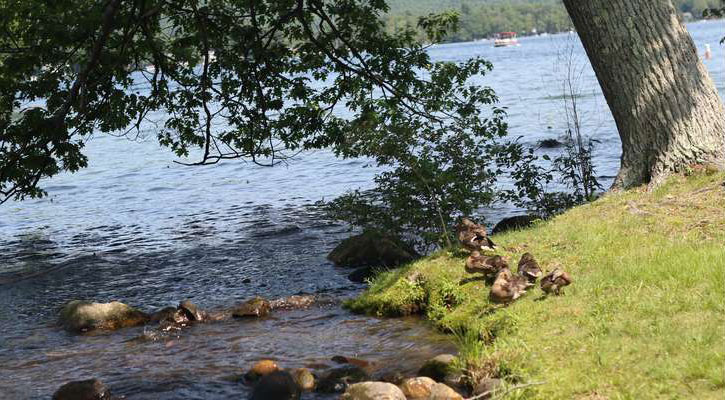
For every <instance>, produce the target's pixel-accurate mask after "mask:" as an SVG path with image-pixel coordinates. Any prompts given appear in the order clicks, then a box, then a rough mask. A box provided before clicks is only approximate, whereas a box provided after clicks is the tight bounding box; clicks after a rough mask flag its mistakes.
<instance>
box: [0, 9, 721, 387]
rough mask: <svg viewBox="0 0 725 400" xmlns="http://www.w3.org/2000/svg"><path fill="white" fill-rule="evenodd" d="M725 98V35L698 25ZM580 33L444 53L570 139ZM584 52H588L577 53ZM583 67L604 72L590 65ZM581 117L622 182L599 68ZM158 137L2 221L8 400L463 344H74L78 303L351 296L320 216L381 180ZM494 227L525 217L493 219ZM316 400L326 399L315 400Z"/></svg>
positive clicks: (409, 333)
mask: <svg viewBox="0 0 725 400" xmlns="http://www.w3.org/2000/svg"><path fill="white" fill-rule="evenodd" d="M689 29H690V31H691V33H692V34H693V37H694V38H695V41H696V43H697V45H698V48H699V50H700V52H702V51H703V49H704V44H705V43H710V44H711V45H712V47H713V60H710V61H707V62H706V64H707V66H708V68H709V70H710V72H711V75H712V77H713V78H714V80H715V82H716V85H717V86H718V89H719V90H720V92H721V94H722V93H723V91H724V90H725V79H724V78H725V53H724V52H723V47H722V46H719V45H717V43H718V38H719V37H720V36H723V35H725V23H723V22H708V23H697V24H692V25H689ZM568 37H569V35H565V34H564V35H552V36H548V37H537V38H524V39H522V40H521V44H522V45H521V46H520V47H515V48H504V49H493V48H492V47H491V44H490V43H486V42H483V43H481V42H475V43H460V44H450V45H441V46H435V47H433V48H432V49H431V50H430V52H431V55H432V57H433V58H434V59H436V60H452V61H457V60H464V59H467V58H470V57H474V56H482V57H484V58H486V59H488V60H490V61H492V62H493V63H494V66H495V70H494V71H493V72H492V73H491V74H490V75H488V76H486V77H485V78H483V80H482V81H481V83H482V84H486V85H490V86H492V87H493V88H494V89H496V91H497V93H498V95H499V97H500V98H501V103H502V105H505V106H507V107H508V111H509V123H510V126H511V133H512V135H514V136H523V138H522V140H523V141H524V142H526V143H529V144H535V143H537V142H538V141H539V140H541V139H545V138H556V137H557V136H558V135H559V134H561V132H562V131H563V130H564V128H565V121H564V120H563V119H562V112H561V110H562V100H561V96H560V95H561V88H560V81H561V76H562V75H561V71H560V70H559V71H557V69H556V68H555V67H554V66H555V64H556V60H557V56H556V54H557V51H559V50H561V49H563V48H565V46H566V43H567V42H568V41H569V39H568ZM577 46H578V44H577ZM575 54H577V55H578V57H580V58H579V59H580V60H581V62H584V63H586V58H585V57H584V54H583V50H582V49H581V48H580V47H577V50H576V51H575ZM585 65H586V68H585V69H584V73H583V76H582V84H581V87H582V88H583V89H584V90H583V91H582V97H581V98H580V102H581V103H580V107H581V108H582V110H584V112H585V116H584V117H585V120H584V122H585V129H586V130H587V132H588V133H591V134H594V135H595V137H596V138H597V139H598V140H600V141H601V144H600V145H599V146H598V147H597V150H596V153H595V165H596V167H597V172H598V175H599V176H600V179H601V181H602V182H603V183H604V184H605V185H608V184H609V183H611V180H612V179H613V176H614V175H615V174H616V170H617V166H618V162H619V154H620V148H619V139H618V136H617V133H616V127H615V126H614V123H613V121H612V118H611V114H610V113H609V111H608V109H607V106H606V103H605V102H604V100H603V98H602V96H601V92H600V90H599V88H598V85H597V84H596V79H595V77H594V75H593V73H592V71H591V68H590V67H588V65H587V64H585ZM146 133H147V134H148V137H149V138H151V139H149V140H143V139H142V140H139V141H129V140H126V139H119V138H114V137H109V136H97V137H95V138H94V139H93V140H91V141H90V142H89V143H88V145H87V153H88V155H89V159H90V165H89V168H87V169H85V170H82V171H80V172H78V173H76V174H74V175H67V174H66V175H61V176H58V177H55V178H53V179H51V180H49V181H47V182H45V183H44V184H45V188H46V189H47V190H48V192H49V194H50V196H49V197H48V198H45V199H41V200H28V201H25V202H22V203H9V204H6V205H4V206H2V207H0V304H2V307H0V324H1V325H2V328H0V376H2V377H3V379H2V380H0V398H8V399H26V398H27V399H30V398H49V397H50V395H51V394H52V392H53V391H54V390H55V389H56V388H57V387H58V386H59V385H61V384H62V383H64V382H67V381H69V380H74V379H84V378H87V377H92V376H93V377H98V378H100V379H102V380H103V381H105V382H106V383H107V384H109V386H110V387H111V388H112V390H113V391H114V392H115V393H117V394H121V395H125V396H126V397H127V398H129V399H172V398H173V399H178V398H187V399H226V398H233V397H243V396H246V393H247V392H248V389H247V388H246V387H244V386H243V385H241V384H240V383H238V382H233V381H230V379H228V377H229V376H231V375H234V374H237V373H239V372H240V371H241V370H242V369H244V368H247V367H248V366H249V365H250V363H251V362H252V361H253V360H256V359H259V358H261V357H271V358H274V359H277V360H279V361H280V363H281V364H282V365H283V366H285V367H299V366H304V365H311V364H319V363H323V364H328V365H332V363H331V362H330V361H329V358H330V357H332V356H334V355H346V356H355V357H359V358H364V359H368V360H371V361H375V362H377V363H378V365H381V366H383V367H384V368H394V369H399V370H402V371H412V370H414V369H415V368H416V367H417V366H419V365H420V363H421V362H422V361H423V360H424V359H425V358H427V357H429V356H431V355H434V354H437V353H440V352H448V351H451V350H452V345H451V343H450V341H449V339H446V338H443V337H441V336H439V335H437V334H435V333H433V332H431V331H430V330H429V329H427V327H426V326H425V325H424V324H420V323H417V322H416V321H415V320H408V319H404V320H378V319H375V318H368V317H361V316H354V315H350V314H349V313H348V312H346V311H344V310H342V309H341V308H340V307H339V306H337V305H326V306H320V307H312V308H310V309H307V310H298V311H284V312H277V313H275V314H274V315H273V316H272V317H270V318H267V319H263V320H260V321H225V322H218V323H210V324H203V325H197V326H193V327H191V328H189V329H186V330H184V331H182V333H181V334H180V335H179V336H178V337H167V338H164V339H162V340H157V341H137V340H132V339H134V338H136V337H138V336H139V335H141V334H142V333H143V331H144V328H133V329H127V330H122V331H118V332H114V333H111V334H105V335H95V336H74V335H69V334H67V333H65V332H62V331H60V330H59V329H57V327H56V326H55V325H54V322H55V319H56V316H57V311H58V308H59V307H60V306H61V305H62V304H63V303H64V302H66V301H68V300H70V299H76V298H82V299H94V300H97V301H109V300H120V301H123V302H126V303H129V304H131V305H134V306H138V307H140V308H141V309H143V310H146V311H153V310H155V309H158V308H161V307H164V306H169V305H175V304H177V303H178V302H179V301H180V300H183V299H191V300H192V301H194V302H195V303H197V304H198V305H200V306H202V307H203V308H207V309H214V308H219V307H223V306H229V305H232V304H234V303H236V302H239V301H241V300H244V299H247V298H249V297H251V296H254V295H263V296H265V297H269V298H274V297H280V296H288V295H292V294H297V293H309V294H312V293H320V294H327V295H331V296H334V297H339V298H344V297H348V296H352V295H354V294H356V293H357V292H358V291H359V290H360V289H361V286H359V285H355V284H352V283H350V282H349V281H348V280H347V278H346V275H347V273H348V272H349V271H345V270H339V269H336V268H335V267H333V266H332V265H331V264H330V263H329V262H328V261H326V260H325V255H326V254H327V253H328V252H329V251H330V250H331V249H332V248H333V247H334V246H335V244H337V243H338V242H339V241H340V240H341V239H342V238H345V237H346V236H347V235H349V232H348V230H347V228H346V227H344V226H342V225H339V224H335V223H332V222H329V221H326V220H325V219H324V218H323V217H322V216H321V215H320V214H319V213H318V212H317V211H316V210H315V208H314V207H311V206H312V205H313V204H314V202H316V201H318V200H321V199H329V198H332V197H334V196H336V195H339V194H341V193H343V192H345V191H346V190H350V189H355V188H358V187H368V186H369V185H370V184H371V180H372V177H373V176H374V174H375V172H376V169H375V168H366V164H367V163H366V162H365V161H364V160H338V159H336V158H334V157H333V156H332V155H331V154H330V153H329V152H326V151H317V152H310V153H306V154H303V155H301V156H299V157H298V158H297V159H296V160H293V161H292V162H291V163H290V164H289V165H287V166H280V167H275V168H264V167H258V166H255V165H253V164H248V163H244V162H227V163H224V164H221V165H217V166H214V167H205V168H190V167H183V166H180V165H177V164H174V163H173V160H174V158H173V156H172V155H171V154H170V152H169V151H168V150H167V149H162V148H159V146H158V144H156V143H155V141H154V139H153V138H154V134H153V130H152V129H151V128H149V129H148V131H147V132H146ZM483 212H484V213H485V214H486V215H487V216H488V217H489V222H495V221H496V220H498V219H500V218H501V217H504V216H507V215H510V214H513V213H516V212H518V211H517V210H515V209H513V208H511V207H508V206H506V205H500V206H497V207H495V208H493V209H489V210H483ZM308 398H314V396H313V395H308Z"/></svg>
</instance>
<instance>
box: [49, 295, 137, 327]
mask: <svg viewBox="0 0 725 400" xmlns="http://www.w3.org/2000/svg"><path fill="white" fill-rule="evenodd" d="M148 321H149V316H148V315H147V314H146V313H143V312H141V311H139V310H137V309H135V308H133V307H131V306H128V305H126V304H123V303H120V302H117V301H113V302H110V303H93V302H90V301H82V300H73V301H71V302H69V303H67V304H66V305H65V306H63V308H62V309H61V311H60V318H59V323H60V325H61V326H62V327H63V328H64V329H65V330H67V331H70V332H88V331H92V330H96V329H101V330H116V329H120V328H127V327H131V326H138V325H143V324H145V323H146V322H148Z"/></svg>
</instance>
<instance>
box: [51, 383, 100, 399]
mask: <svg viewBox="0 0 725 400" xmlns="http://www.w3.org/2000/svg"><path fill="white" fill-rule="evenodd" d="M110 399H111V391H110V390H109V389H108V388H107V387H106V385H104V384H103V382H101V381H99V380H98V379H88V380H85V381H75V382H68V383H66V384H65V385H63V386H61V387H60V389H58V390H57V391H56V392H55V394H53V400H110Z"/></svg>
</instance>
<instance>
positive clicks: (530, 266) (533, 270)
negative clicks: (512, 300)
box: [519, 253, 542, 283]
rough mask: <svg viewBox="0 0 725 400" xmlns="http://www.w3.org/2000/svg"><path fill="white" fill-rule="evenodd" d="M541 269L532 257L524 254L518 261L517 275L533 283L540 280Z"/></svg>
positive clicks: (529, 254)
mask: <svg viewBox="0 0 725 400" xmlns="http://www.w3.org/2000/svg"><path fill="white" fill-rule="evenodd" d="M541 274H542V272H541V268H539V263H537V262H536V259H534V255H533V254H531V253H524V255H522V256H521V260H520V261H519V275H521V276H523V277H526V279H528V280H529V282H531V283H535V282H536V280H537V279H539V278H541Z"/></svg>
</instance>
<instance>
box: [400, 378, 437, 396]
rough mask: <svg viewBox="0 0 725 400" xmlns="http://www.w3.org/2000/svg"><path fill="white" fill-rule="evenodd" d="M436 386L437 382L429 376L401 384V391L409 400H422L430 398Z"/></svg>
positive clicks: (410, 379)
mask: <svg viewBox="0 0 725 400" xmlns="http://www.w3.org/2000/svg"><path fill="white" fill-rule="evenodd" d="M435 384H436V381H434V380H433V379H431V378H428V377H427V376H421V377H418V378H409V379H406V380H404V381H403V383H401V384H400V390H402V391H403V394H404V395H405V397H406V398H407V399H409V400H422V399H427V398H428V396H430V392H431V389H432V388H433V385H435Z"/></svg>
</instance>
